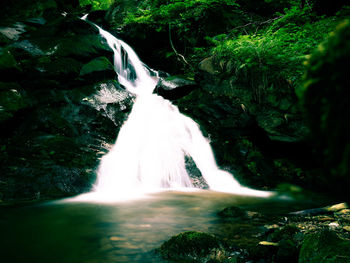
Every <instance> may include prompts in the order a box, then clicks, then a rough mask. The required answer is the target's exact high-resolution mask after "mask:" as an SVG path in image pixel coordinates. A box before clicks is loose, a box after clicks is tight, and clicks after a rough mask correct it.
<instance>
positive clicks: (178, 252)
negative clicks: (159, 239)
mask: <svg viewBox="0 0 350 263" xmlns="http://www.w3.org/2000/svg"><path fill="white" fill-rule="evenodd" d="M220 248H221V244H220V241H219V239H218V238H216V237H215V236H212V235H210V234H207V233H202V232H195V231H188V232H183V233H180V234H178V235H176V236H173V237H172V238H170V239H169V240H168V241H166V242H164V243H163V245H162V246H161V247H160V248H159V249H157V250H156V252H158V253H159V254H160V255H161V256H162V257H163V258H164V259H170V260H175V261H179V262H181V261H182V262H193V261H194V262H196V261H199V260H200V259H201V258H205V257H208V256H209V255H210V254H211V253H212V252H213V251H214V250H215V249H220Z"/></svg>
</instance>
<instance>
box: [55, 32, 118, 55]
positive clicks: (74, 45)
mask: <svg viewBox="0 0 350 263" xmlns="http://www.w3.org/2000/svg"><path fill="white" fill-rule="evenodd" d="M54 54H55V55H57V56H62V57H74V58H80V59H84V58H85V59H86V58H89V57H93V56H95V57H98V56H100V55H101V54H103V55H111V56H112V55H113V51H112V50H111V49H110V48H109V46H108V45H106V40H105V39H104V38H103V37H102V36H100V35H85V36H84V35H82V36H78V37H76V36H73V37H66V38H62V39H59V40H58V42H57V50H55V51H54Z"/></svg>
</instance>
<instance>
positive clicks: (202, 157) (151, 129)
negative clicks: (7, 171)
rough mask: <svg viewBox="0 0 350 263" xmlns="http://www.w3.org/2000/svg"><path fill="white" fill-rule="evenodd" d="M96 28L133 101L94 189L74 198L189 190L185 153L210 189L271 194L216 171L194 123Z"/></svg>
mask: <svg viewBox="0 0 350 263" xmlns="http://www.w3.org/2000/svg"><path fill="white" fill-rule="evenodd" d="M85 18H86V17H84V18H83V19H85ZM97 27H98V26H97ZM98 29H99V31H100V34H101V35H102V36H103V37H104V38H105V39H106V40H107V42H108V45H109V46H110V47H111V48H112V49H113V51H114V67H115V71H116V73H117V75H118V81H119V82H120V84H122V85H123V86H125V88H126V89H127V90H128V91H130V92H132V93H134V94H136V101H135V103H134V106H133V109H132V111H131V113H130V115H129V118H128V120H127V121H126V122H125V123H124V125H123V126H122V127H121V129H120V132H119V135H118V138H117V141H116V143H115V145H114V146H113V147H112V149H111V150H110V152H109V153H108V154H107V155H105V156H104V157H103V158H102V160H101V163H100V166H99V169H98V179H97V182H96V185H95V187H94V192H93V193H92V194H88V195H85V196H82V197H81V198H80V199H99V200H120V199H122V198H130V197H134V196H139V195H141V194H143V193H147V192H155V191H161V190H164V189H179V188H180V189H183V190H195V189H194V188H193V186H192V183H191V179H190V177H189V175H188V173H187V171H186V167H185V156H186V155H189V156H191V157H192V159H193V160H194V162H195V164H196V166H197V168H198V169H199V170H200V172H201V174H202V176H203V178H204V179H205V181H206V182H207V184H208V185H209V188H210V189H211V190H215V191H221V192H228V193H234V194H241V195H252V196H263V197H267V196H271V195H272V194H273V193H272V192H266V191H258V190H253V189H249V188H247V187H243V186H241V185H240V184H239V183H238V182H237V181H236V180H235V179H234V177H233V176H232V175H231V174H230V173H228V172H226V171H223V170H220V169H219V168H218V167H217V164H216V162H215V158H214V155H213V152H212V149H211V147H210V144H209V141H208V140H207V139H206V138H205V137H204V136H203V135H202V133H201V131H200V129H199V127H198V124H197V123H196V122H195V121H193V120H192V119H191V118H189V117H187V116H185V115H183V114H181V113H180V112H179V110H178V108H177V107H176V106H174V105H173V104H171V102H170V101H168V100H165V99H164V98H162V97H160V96H158V95H156V94H152V92H153V89H154V88H155V86H156V84H157V82H158V77H157V76H151V74H150V70H148V69H147V68H146V67H145V66H144V64H143V63H142V62H141V61H140V59H139V58H138V56H137V55H136V54H135V52H134V51H133V49H132V48H131V47H130V46H128V45H127V44H126V43H125V42H123V41H121V40H119V39H117V38H115V37H114V36H113V35H111V34H110V33H108V32H107V31H105V30H103V29H101V28H100V27H98Z"/></svg>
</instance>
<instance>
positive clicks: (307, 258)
mask: <svg viewBox="0 0 350 263" xmlns="http://www.w3.org/2000/svg"><path fill="white" fill-rule="evenodd" d="M349 247H350V241H349V240H344V239H341V238H339V237H338V236H337V235H336V234H335V233H334V232H332V231H329V230H323V231H320V232H317V233H314V234H309V235H307V236H306V237H305V239H304V241H303V244H302V246H301V250H300V255H299V263H306V262H307V263H323V262H339V263H340V262H344V263H345V262H349V259H350V249H349Z"/></svg>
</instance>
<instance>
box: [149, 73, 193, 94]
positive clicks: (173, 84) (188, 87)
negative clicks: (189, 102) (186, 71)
mask: <svg viewBox="0 0 350 263" xmlns="http://www.w3.org/2000/svg"><path fill="white" fill-rule="evenodd" d="M197 88H198V85H197V84H196V82H194V81H193V80H189V79H185V78H183V77H180V76H171V77H167V78H161V79H160V81H159V82H158V84H157V86H156V88H155V90H154V92H153V93H156V94H158V95H160V96H162V97H163V98H165V99H168V100H176V99H179V98H182V97H184V96H186V95H188V94H189V93H191V92H192V91H193V90H195V89H197Z"/></svg>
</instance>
